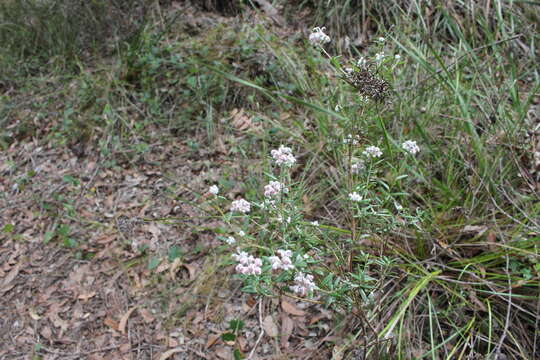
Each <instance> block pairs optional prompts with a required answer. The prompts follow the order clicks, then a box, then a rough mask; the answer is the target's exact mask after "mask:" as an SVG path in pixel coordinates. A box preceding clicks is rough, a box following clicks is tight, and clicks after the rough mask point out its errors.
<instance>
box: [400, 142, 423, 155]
mask: <svg viewBox="0 0 540 360" xmlns="http://www.w3.org/2000/svg"><path fill="white" fill-rule="evenodd" d="M401 147H402V148H403V150H405V151H407V152H408V153H410V154H413V155H414V154H416V153H417V152H419V151H420V148H419V147H418V145H417V144H416V141H412V140H407V141H405V142H404V143H403V144H401Z"/></svg>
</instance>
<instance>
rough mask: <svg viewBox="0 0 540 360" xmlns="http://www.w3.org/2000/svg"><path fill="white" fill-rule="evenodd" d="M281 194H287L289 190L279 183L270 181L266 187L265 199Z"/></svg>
mask: <svg viewBox="0 0 540 360" xmlns="http://www.w3.org/2000/svg"><path fill="white" fill-rule="evenodd" d="M280 192H283V193H284V194H287V193H288V192H289V189H287V188H286V187H285V185H283V184H282V183H280V182H279V181H270V182H269V183H268V185H266V186H265V187H264V197H267V198H270V197H272V196H276V195H278V194H279V193H280Z"/></svg>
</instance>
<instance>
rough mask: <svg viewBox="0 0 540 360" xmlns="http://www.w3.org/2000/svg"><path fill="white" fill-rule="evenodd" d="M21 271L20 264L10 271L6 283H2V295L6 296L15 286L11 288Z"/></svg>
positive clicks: (0, 288)
mask: <svg viewBox="0 0 540 360" xmlns="http://www.w3.org/2000/svg"><path fill="white" fill-rule="evenodd" d="M20 269H21V263H18V264H17V265H16V266H15V267H14V268H12V269H11V270H10V271H9V273H8V274H7V276H6V277H5V278H4V281H2V285H1V286H0V295H1V294H4V293H5V292H7V291H8V290H10V289H11V288H12V287H13V285H11V286H10V282H12V281H13V279H15V278H16V277H17V275H18V274H19V270H20Z"/></svg>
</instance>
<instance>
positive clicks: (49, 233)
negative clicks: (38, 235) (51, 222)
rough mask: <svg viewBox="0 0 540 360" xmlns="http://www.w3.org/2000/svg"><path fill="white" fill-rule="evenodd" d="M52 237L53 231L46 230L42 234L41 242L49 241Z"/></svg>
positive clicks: (46, 242)
mask: <svg viewBox="0 0 540 360" xmlns="http://www.w3.org/2000/svg"><path fill="white" fill-rule="evenodd" d="M53 237H54V231H47V232H46V233H45V235H43V243H44V244H48V243H49V241H51V240H52V238H53Z"/></svg>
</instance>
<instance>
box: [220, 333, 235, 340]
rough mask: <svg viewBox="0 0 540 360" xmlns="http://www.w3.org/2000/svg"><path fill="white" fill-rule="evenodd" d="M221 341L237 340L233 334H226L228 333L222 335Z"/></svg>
mask: <svg viewBox="0 0 540 360" xmlns="http://www.w3.org/2000/svg"><path fill="white" fill-rule="evenodd" d="M221 340H223V341H235V340H236V335H234V334H233V333H230V332H226V333H223V334H221Z"/></svg>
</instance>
